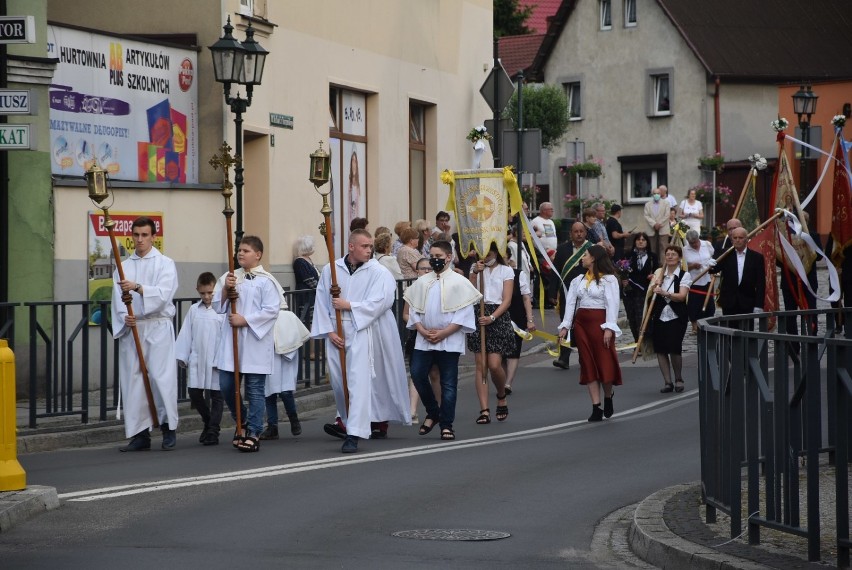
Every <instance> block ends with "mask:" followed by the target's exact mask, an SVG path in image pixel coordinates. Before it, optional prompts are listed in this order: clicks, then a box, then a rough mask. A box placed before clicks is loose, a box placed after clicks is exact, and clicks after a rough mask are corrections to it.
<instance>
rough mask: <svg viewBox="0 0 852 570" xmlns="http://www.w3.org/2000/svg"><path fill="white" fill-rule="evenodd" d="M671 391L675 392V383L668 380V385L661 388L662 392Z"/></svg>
mask: <svg viewBox="0 0 852 570" xmlns="http://www.w3.org/2000/svg"><path fill="white" fill-rule="evenodd" d="M671 392H674V384H672V383H671V382H666V387H665V388H663V389H662V390H660V394H669V393H671Z"/></svg>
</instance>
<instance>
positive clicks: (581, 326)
mask: <svg viewBox="0 0 852 570" xmlns="http://www.w3.org/2000/svg"><path fill="white" fill-rule="evenodd" d="M676 204H677V202H676V201H675V200H674V198H672V197H671V196H670V195H669V194H668V190H667V189H666V188H665V186H661V187H659V188H655V189H654V190H653V192H652V199H651V200H650V201H649V202H648V203H647V204H646V206H645V207H644V210H643V217H642V222H643V224H642V225H644V226H645V227H644V228H643V229H642V230H640V231H637V228H633V229H632V230H628V231H625V229H624V228H623V227H622V225H621V214H622V208H621V206H620V205H618V204H614V205H612V206H611V207H610V209H609V216H607V211H606V207H605V206H604V205H603V204H602V203H599V204H594V205H593V206H592V207H590V208H588V209H586V210H584V211H583V212H581V217H580V219H578V220H577V221H575V222H574V223H573V224H572V226H571V228H570V237H569V239H568V240H566V241H565V242H564V243H559V239H558V235H557V231H556V225H555V223H554V221H553V219H552V218H553V213H554V208H553V205H552V204H550V203H547V202H545V203H542V204H541V205H540V208H539V212H538V215H537V216H536V217H535V218H533V219H532V220H531V221H530V222H529V226H530V228H531V230H532V232H533V233H534V234H535V238H534V243H535V246H536V247H535V249H536V251H535V252H530V251H528V250H527V249H526V246H525V245H521V242H522V241H523V240H521V241H519V240H518V239H517V231H516V230H517V227H515V226H513V227H512V228H511V231H509V232H508V234H509V235H508V239H509V247H507V248H506V256H507V257H506V258H504V257H503V254H502V253H501V252H500V251H499V250H498V248H497V246H496V245H493V244H492V246H491V248H490V250H489V251H488V252H487V253H486V255H484V256H482V257H481V258H480V257H478V256H477V254H476V253H475V252H473V251H471V252H470V253H469V254H468V255H465V256H463V255H462V253H461V251H460V248H459V241H460V240H459V236H458V233H452V228H451V225H450V215H449V214H448V213H447V212H438V214H437V216H436V218H435V224H434V225H432V224H430V223H428V222H427V221H426V220H415V221H414V222H408V221H403V222H398V223H397V224H395V225H394V228H393V232H391V230H390V229H389V228H387V227H378V228H376V230H375V235H373V234H371V233H370V231H369V222H368V220H367V219H365V218H355V219H353V220H352V224H351V226H350V233H349V236H348V240H347V246H346V253H345V254H344V255H343V257H341V258H339V259H336V260H333V261H332V262H331V263H328V264H326V265H325V266H324V267H323V268H322V269H321V270H318V269H317V267H316V266H315V264H314V262H313V260H312V258H311V256H312V255H313V254H314V241H313V238H312V237H311V236H302V237H299V238H298V239H297V240H296V243H295V244H294V248H293V260H294V261H293V272H294V276H295V280H296V287H297V289H299V290H314V292H315V293H314V294H313V295H311V296H310V299H311V300H310V302H309V303H307V302H305V303H300V302H297V304H298V305H299V307H298V309H299V311H300V317H297V316H296V315H295V314H294V313H292V312H291V311H290V310H289V307H288V306H287V303H286V301H285V298H284V291H283V288H282V287H281V285H280V284H279V282H278V281H277V279H276V278H275V277H274V276H273V275H272V274H271V273H269V272H268V271H266V270H265V269H264V268H263V266H262V264H261V261H262V258H263V243H262V241H261V240H260V238H258V237H256V236H252V235H246V236H243V237H242V240H241V241H240V243H239V247H238V253H237V263H238V265H239V267H237V268H236V269H235V270H234V271H229V272H227V273H226V274H224V275H222V276H221V277H219V278H218V279H217V278H216V277H215V276H214V275H213V274H211V273H207V272H205V273H203V274H202V275H200V276H199V278H198V281H197V292H198V294H199V297H200V300H199V301H198V303H196V304H194V305H193V306H192V308H191V309H190V311H189V312H188V313H187V316H186V318H185V319H184V322H183V325H182V327H181V330H180V331H179V334H178V335H177V338H176V340H175V331H174V330H173V327H172V317H173V316H174V311H175V309H174V304H173V302H172V301H173V297H174V294H175V292H176V291H177V272H176V269H175V264H174V262H173V261H172V260H171V259H169V258H168V257H166V256H165V255H163V254H162V253H160V252H159V251H158V250H157V249H156V248H155V247H153V242H154V236H155V233H156V226H155V224H154V223H153V222H152V221H151V220H150V219H149V218H147V217H141V218H138V219H137V220H135V221H134V222H133V229H132V235H133V241H134V245H135V250H134V252H133V254H132V255H131V256H130V257H129V258H128V259H127V260H126V261H124V264H123V265H124V275H123V277H118V276H116V279H115V281H116V284H115V287H114V292H113V303H112V310H113V323H115V325H114V331H115V332H114V334H115V337H116V338H118V339H119V341H120V342H119V346H120V359H119V360H120V363H119V372H120V374H119V376H120V383H121V389H122V398H123V407H124V418H125V431H126V435H127V437H128V438H129V439H130V441H129V442H128V443H127V445H125V446H123V447H122V448H121V451H142V450H147V449H150V448H151V430H152V429H154V428H156V427H158V426H159V427H160V428H161V430H162V433H163V440H162V445H161V447H162V449H164V450H171V449H174V448H175V446H176V429H177V424H178V414H177V377H176V367H175V366H174V364H173V363H175V362H177V363H178V364H179V365H180V366H183V367H185V368H186V369H187V378H188V387H189V395H190V398H191V400H192V402H193V406H194V408H195V409H196V410H197V411H198V413H199V415H200V416H201V418H202V420H203V423H204V427H203V430H202V433H201V435H200V436H199V443H201V444H202V445H216V444H218V443H219V432H220V423H221V418H222V415H223V413H224V409H225V406H227V409H228V411H229V413H230V415H231V417H232V418H233V419H234V421H235V425H236V429H235V432H234V435H233V438H232V445H233V446H234V447H235V448H236V449H238V450H240V451H243V452H256V451H258V450H259V449H260V443H261V441H262V440H269V439H277V438H278V437H279V429H278V408H277V401H278V399H281V400H282V402H283V404H284V409H285V411H286V413H287V416H288V419H289V423H290V431H291V434H292V435H294V436H297V435H299V434H301V431H302V428H301V423H300V421H299V417H298V411H297V409H296V401H295V398H294V390H295V380H296V374H297V359H296V355H297V354H298V351H299V349H300V347H301V346H302V344H303V343H304V342H306V341H307V340H308V339H309V338H313V339H317V340H322V341H324V342H325V345H326V357H327V363H328V370H329V377H330V382H331V386H332V389H333V392H334V396H335V401H336V404H337V417H336V419H335V421H334V422H332V423H328V424H325V425H324V431H325V432H326V433H328V434H329V435H332V436H334V437H336V438H340V439H342V440H343V444H342V447H341V451H342V452H343V453H354V452H356V451H358V446H359V442H360V441H362V440H364V439H382V438H385V437H387V433H388V427H389V425H390V424H402V425H410V424H411V423H412V422H414V423H419V419H418V415H417V403H418V399H419V400H420V401H421V402H422V403H423V406H424V408H425V411H426V415H425V418H424V420H423V422H422V423H420V425H419V428H418V433H419V434H420V435H424V436H425V435H427V434H429V433H430V432H431V431H432V430H433V429H434V428H435V427H436V426H438V427H439V428H440V430H439V431H440V436H439V437H440V439H441V440H442V441H452V440H454V439H455V437H456V434H455V431H454V430H455V428H454V421H455V408H456V401H457V397H458V396H457V394H458V363H459V357H460V356H461V355H463V354H465V353H466V352H467V351H470V352H471V353H473V354H474V355H475V363H476V374H475V381H474V385H475V391H476V396H477V399H478V403H479V409H480V411H479V414H478V416H477V417H476V418H475V419H473V422H474V423H476V424H479V425H485V424H489V423H491V421H492V405H491V403H490V394H489V392H490V390H489V386H490V384H493V386H494V397H495V403H494V407H493V410H494V413H493V418H494V419H496V420H497V421H500V422H502V421H506V420H507V419H508V418H509V405H508V403H509V402H508V397H509V396H510V395H511V394H512V383H513V379H514V377H515V372H516V370H517V368H518V361H519V358H520V354H521V349H522V341H523V338H529V334H530V333H532V332H535V331H536V324H535V320H534V318H533V299H534V298H535V289H536V287H535V283H536V280H540V281H541V286H542V288H543V289H542V290H543V291H545V292H546V294H545V295H544V296H543V297H544V299H545V302H546V304H547V306H548V307H556V308H558V312H559V315H558V316H559V321H560V324H559V325H558V327H557V330H558V334H557V335H556V337H555V338H560V339H563V340H562V342H560V349H559V356H558V358H556V360H554V361H553V364H554V366H556V367H559V368H562V369H569V368H570V362H569V361H570V355H571V353H572V350H576V352H577V353H578V355H579V366H580V378H579V382H580V384H581V385H583V386H586V388H587V390H588V393H589V397H590V400H591V404H592V413H591V415H590V416H589V418H588V420H589V421H590V422H596V421H601V420H603V419H604V418H609V417H611V416H612V415H613V414H614V405H613V396H614V392H613V387H614V386H618V385H621V383H622V375H621V368H620V364H619V360H618V357H617V354H616V350H615V339H616V338H617V337H619V336H621V334H622V331H621V329H620V327H619V326H618V322H617V321H618V319H617V316H618V313H619V310H620V306H621V303H622V302H623V304H624V309H625V313H626V316H627V322H628V323H629V327H630V331H631V333H632V335H633V337H634V339H635V340H636V341H639V340H640V338H642V337H643V336H644V337H645V338H646V340H647V341H648V342H647V343H645V344H643V345H642V350H643V352H644V354H645V356H646V357H651V356H653V355H656V357H657V360H658V363H659V366H660V370H661V373H662V378H663V388H662V389H661V390H660V391H661V392H663V393H669V392H682V391H683V390H684V386H685V379H684V378H683V367H682V349H683V339H684V337H685V335H686V331H687V328H688V326H689V324H690V323H692V327H693V331H695V327H696V326H697V321H698V320H699V319H702V318H704V317H706V316H709V315H712V314H713V312H714V311H715V305H714V304H713V303H709V308H708V307H707V305H708V303H705V299H706V298H707V296H708V295H712V292H711V291H710V290H709V288H710V277H709V275H708V273H709V274H719V275H721V277H722V286H721V288H720V306H721V308H722V311H723V313H724V314H726V315H727V314H740V313H743V312H757V311H759V310H761V309H760V307H761V305H762V300H763V296H764V295H763V288H762V287H763V282H764V280H763V273H762V271H763V264H762V259H761V255H760V254H759V253H757V252H754V251H752V250H750V249H748V248H747V247H746V244H747V242H748V236H747V234H746V231H745V229H743V228H742V227H741V224H739V222H738V221H737V220H731V221H730V222H729V223H728V229H729V238H730V244H731V245H732V246H733V250H734V253H733V255H728V256H726V257H724V258H722V257H720V256H719V253H720V252H719V251H714V249H713V246H712V245H711V244H710V243H709V242H707V241H704V240H701V239H700V234H699V232H698V230H697V228H700V222H701V220H702V219H703V212H702V210H701V207H700V202H696V201H695V197H694V195H692V194H690V195H689V196H687V198H686V199H685V200H683V201H682V202H681V203H680V205H676ZM672 208H675V210H676V214H677V216H676V220H677V221H679V220H683V221H685V222H686V225H687V226H689V231H687V232H686V233H685V243H683V244H682V245H680V244H678V243H676V241H677V240H676V239H673V238H672V236H673V235H675V236H676V235H678V228H679V226H675V227H673V226H672V225H671V223H670V221H669V220H670V217H671V210H672ZM531 254H532V255H534V256H535V258H536V259H537V260H539V263H532V257H531ZM717 259H718V260H719V261H718V263H717ZM534 267H538V269H537V270H536V269H534ZM399 281H403V282H404V283H405V285H404V295H403V298H404V300H405V313H404V318H405V322H406V326H407V328H408V330H409V336H408V339H407V342H405V343H402V342H400V338H399V332H398V329H397V324H396V318H395V316H394V314H393V306H394V302H395V299H396V294H397V290H398V282H399ZM333 283H336V285H337V287H333V286H332V284H333ZM303 321H304V322H305V323H306V324H307V325H308V326H309V327H310V330H308V329H307V328H306V327H305V326H304V325H303V324H302V323H303ZM140 352H141V353H142V355H143V356H144V362H143V361H141V360H140V359H139V357H138V355H139V353H140ZM406 359H407V360H408V363H409V370H410V375H411V377H410V381H409V378H408V375H407V374H406V364H405V362H406ZM143 377H144V379H145V380H144V382H143V381H142V379H143ZM489 379H490V383H489ZM237 383H239V385H240V386H241V387H242V393H241V394H237V389H236V386H237ZM205 394H206V397H205Z"/></svg>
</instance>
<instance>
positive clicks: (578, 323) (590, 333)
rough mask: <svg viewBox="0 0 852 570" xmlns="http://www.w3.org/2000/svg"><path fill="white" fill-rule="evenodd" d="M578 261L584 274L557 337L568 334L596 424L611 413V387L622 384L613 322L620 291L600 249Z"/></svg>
mask: <svg viewBox="0 0 852 570" xmlns="http://www.w3.org/2000/svg"><path fill="white" fill-rule="evenodd" d="M580 262H581V263H582V264H583V267H585V268H586V274H585V275H580V276H578V277H575V278H574V280H573V281H571V287H570V288H569V289H568V297H567V298H566V299H565V319H564V320H563V321H562V323H561V324H560V325H559V337H560V338H565V337H566V336H567V335H568V332H569V331H571V345H572V346H575V347H577V351H578V352H579V354H580V384H581V385H584V386H586V388H587V389H588V390H589V397H590V398H591V400H592V415H591V416H589V421H590V422H599V421H601V420H602V419H603V418H604V417H607V418H608V417H610V416H612V414H613V413H614V410H613V405H612V387H613V386H620V385H621V367H620V366H619V364H618V356H617V355H616V353H615V337H617V336H621V329H620V328H619V327H618V324H617V323H616V320H617V318H618V307H619V303H620V298H621V291H620V287H619V282H618V278H617V277H616V276H615V266H614V265H613V263H612V259H610V257H609V254H608V253H607V251H606V250H605V249H604V248H603V247H602V246H600V245H593V246H592V247H590V248H589V249H588V250H587V251H586V253H585V254H583V257H582V258H581V259H580ZM601 386H603V392H604V407H603V409H601V395H600V391H601Z"/></svg>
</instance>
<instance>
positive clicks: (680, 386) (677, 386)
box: [674, 379, 684, 392]
mask: <svg viewBox="0 0 852 570" xmlns="http://www.w3.org/2000/svg"><path fill="white" fill-rule="evenodd" d="M683 390H684V386H683V379H680V380H675V389H674V391H675V392H683Z"/></svg>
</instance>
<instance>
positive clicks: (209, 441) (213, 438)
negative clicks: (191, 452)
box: [201, 431, 219, 445]
mask: <svg viewBox="0 0 852 570" xmlns="http://www.w3.org/2000/svg"><path fill="white" fill-rule="evenodd" d="M201 443H202V444H203V445H219V434H218V433H213V432H212V431H209V432H207V437H206V438H204V441H202V442H201Z"/></svg>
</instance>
